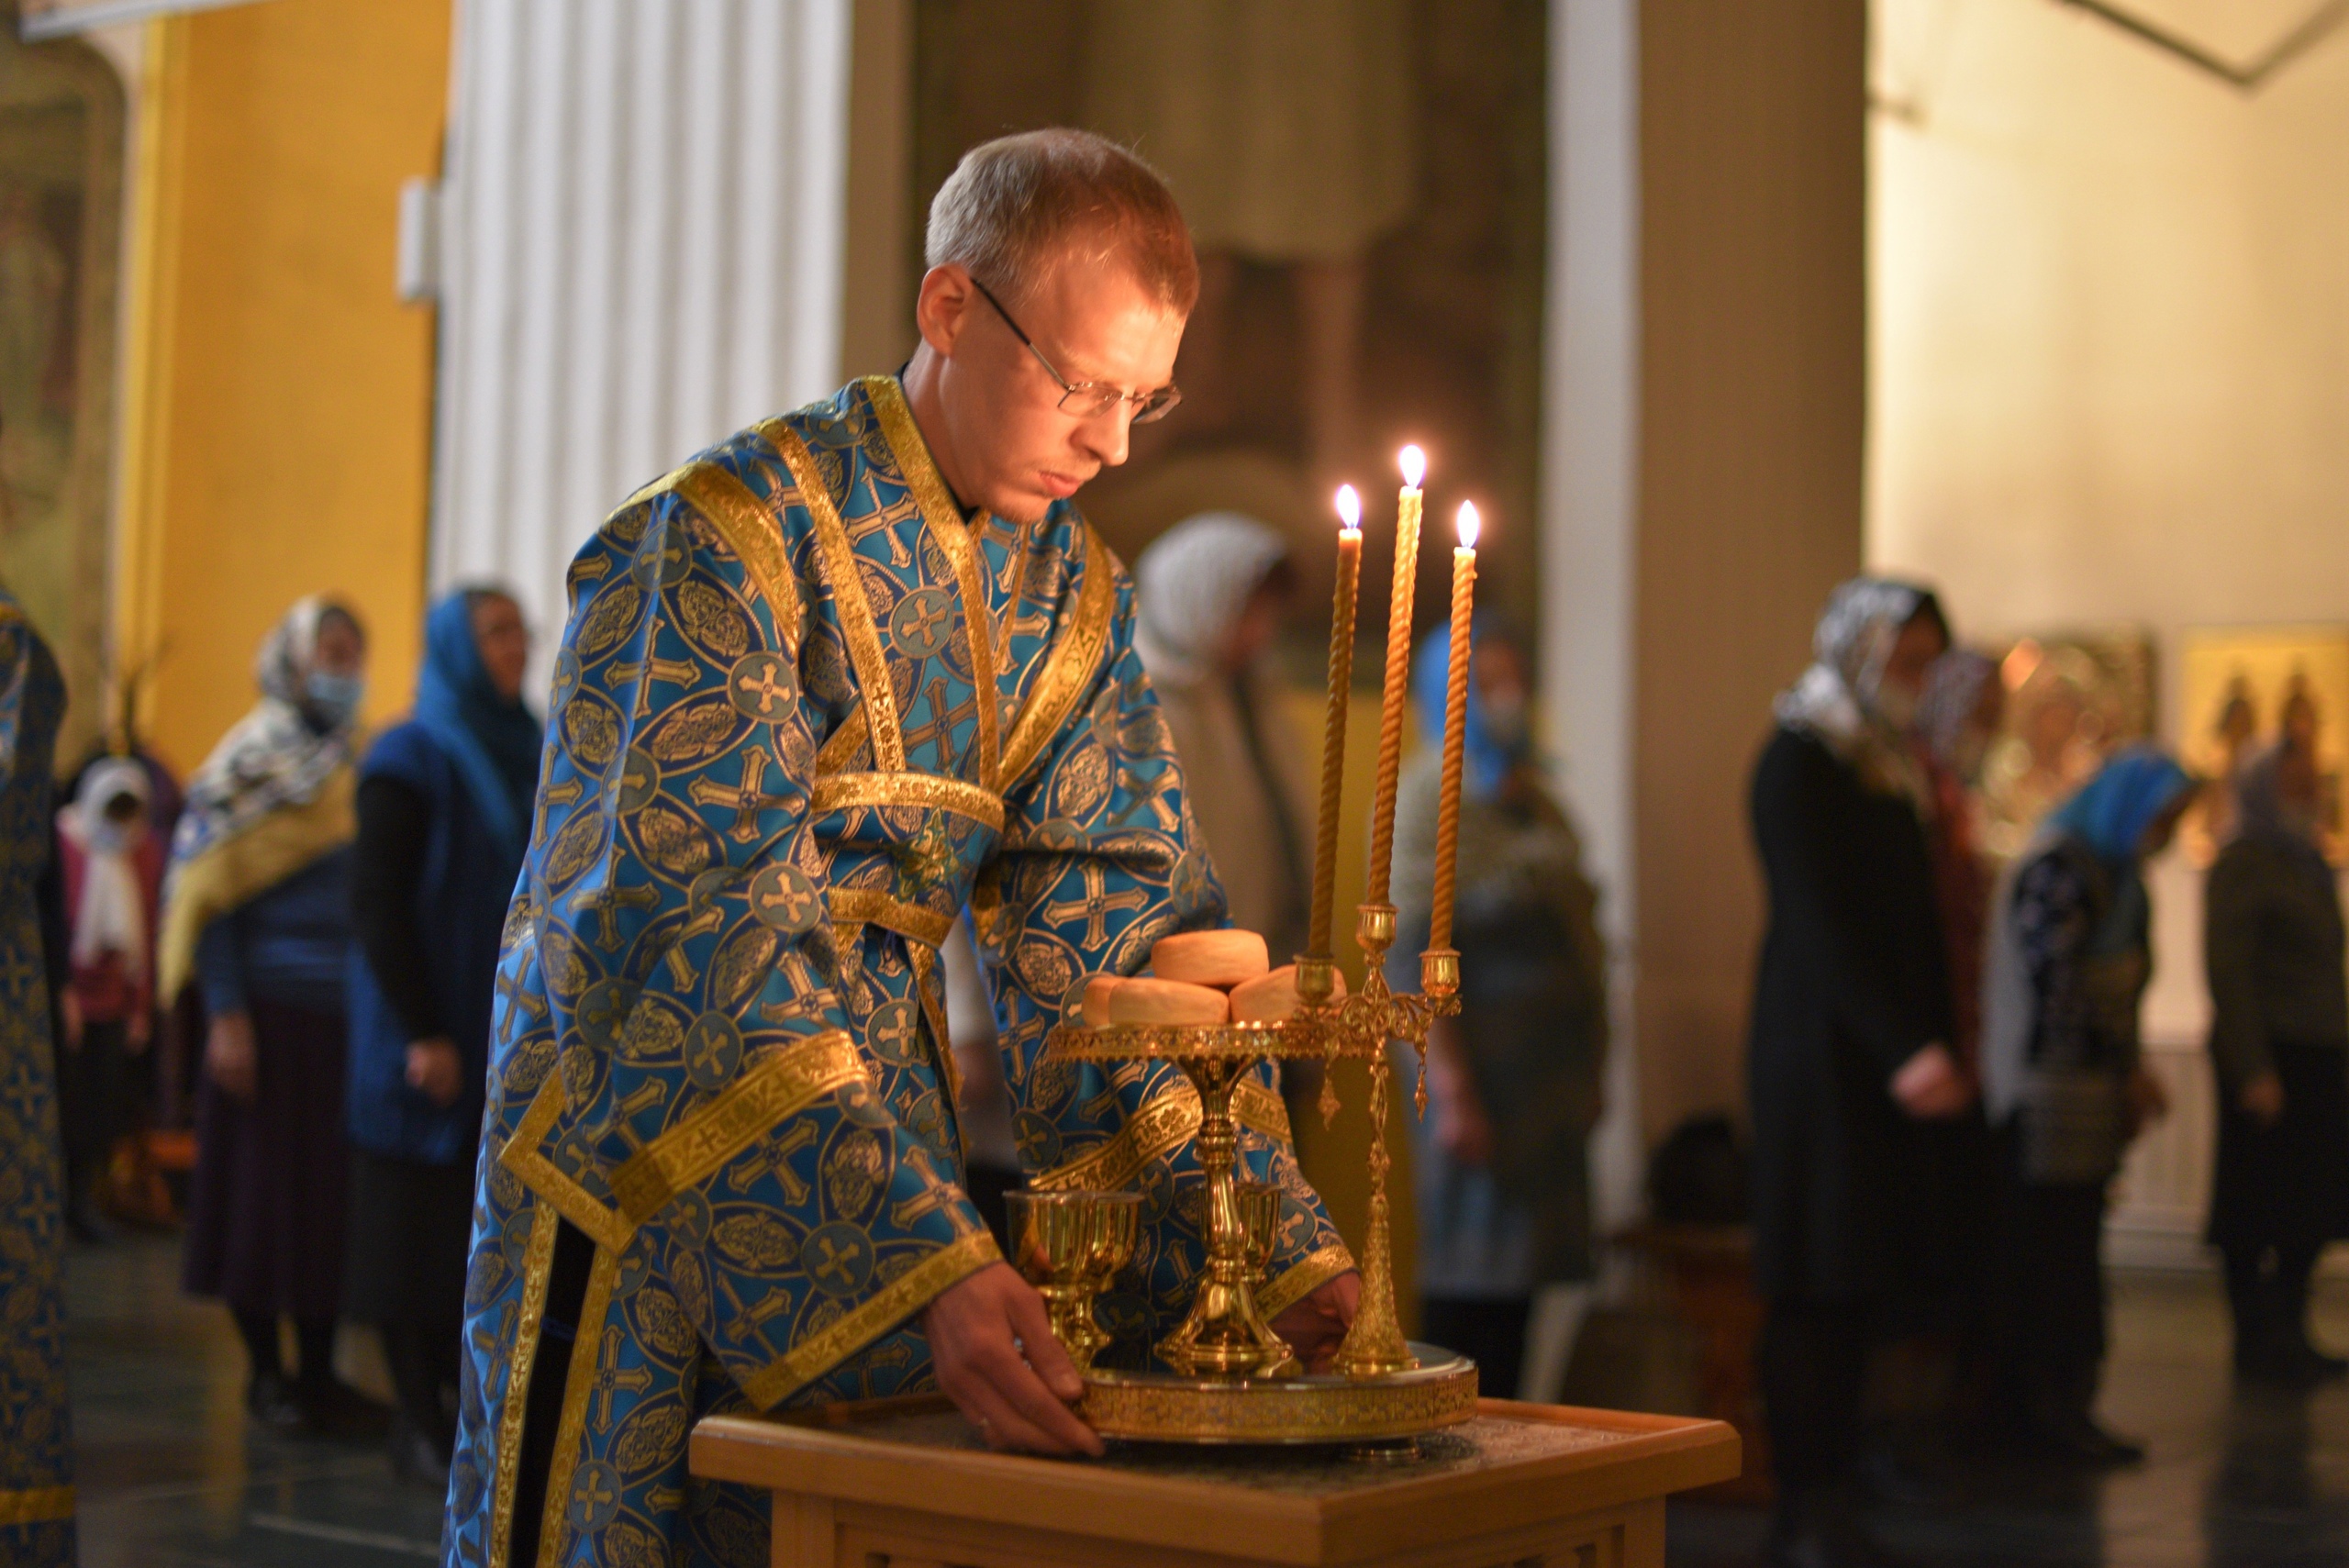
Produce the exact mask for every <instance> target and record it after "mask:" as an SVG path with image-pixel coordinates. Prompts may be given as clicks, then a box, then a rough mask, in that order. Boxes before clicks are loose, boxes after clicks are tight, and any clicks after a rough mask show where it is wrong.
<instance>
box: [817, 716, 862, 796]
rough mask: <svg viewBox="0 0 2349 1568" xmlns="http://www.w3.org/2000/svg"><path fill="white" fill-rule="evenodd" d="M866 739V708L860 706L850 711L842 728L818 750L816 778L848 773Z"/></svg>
mask: <svg viewBox="0 0 2349 1568" xmlns="http://www.w3.org/2000/svg"><path fill="white" fill-rule="evenodd" d="M866 739H867V737H866V735H865V718H864V707H863V704H859V705H858V706H855V707H852V708H851V709H849V710H848V717H846V718H843V719H841V727H840V728H838V729H835V730H833V731H832V732H831V734H830V735H829V736H827V737H826V738H825V740H824V743H823V744H822V745H821V746H818V748H816V776H817V777H818V778H819V779H821V778H829V777H830V776H831V775H832V774H834V773H843V772H846V771H847V768H848V764H849V763H850V762H852V761H853V760H854V759H855V757H856V752H857V749H858V748H859V747H861V746H863V744H864V742H865V740H866Z"/></svg>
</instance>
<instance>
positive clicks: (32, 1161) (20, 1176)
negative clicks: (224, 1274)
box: [0, 492, 75, 1568]
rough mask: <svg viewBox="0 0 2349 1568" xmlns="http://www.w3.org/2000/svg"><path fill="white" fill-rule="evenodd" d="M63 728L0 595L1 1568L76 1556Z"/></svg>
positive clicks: (50, 685) (46, 658) (44, 669)
mask: <svg viewBox="0 0 2349 1568" xmlns="http://www.w3.org/2000/svg"><path fill="white" fill-rule="evenodd" d="M0 504H5V492H0ZM64 714H65V682H64V679H63V677H61V675H60V674H59V673H58V671H57V661H56V659H55V658H54V657H52V656H51V655H50V651H49V647H48V645H47V644H46V643H44V642H42V641H41V639H40V636H39V633H38V632H36V631H35V630H34V629H33V627H32V623H31V622H30V621H29V620H28V619H26V618H25V612H24V608H23V606H20V605H19V604H17V597H16V595H14V594H11V593H9V592H8V590H7V589H6V588H5V587H0V1194H6V1202H5V1203H0V1324H6V1337H5V1338H0V1351H5V1353H0V1411H5V1412H6V1418H5V1419H0V1562H6V1563H9V1564H10V1565H11V1568H16V1565H18V1564H21V1565H22V1568H72V1562H73V1561H74V1550H75V1547H74V1523H73V1434H72V1422H71V1418H70V1416H69V1414H68V1407H67V1401H66V1395H65V1300H64V1295H65V1292H64V1284H65V1281H64V1274H65V1228H64V1225H63V1223H62V1222H63V1218H64V1216H63V1210H64V1207H65V1204H64V1171H63V1162H62V1161H61V1158H60V1155H59V1151H58V1143H57V1118H56V1113H55V1111H54V1110H53V1109H52V1108H51V1104H52V1095H53V1092H54V1090H55V1086H56V1085H55V1081H54V1077H53V1073H54V1058H53V1056H52V1054H51V1051H50V1033H49V1031H50V1000H49V977H48V973H47V964H46V962H45V958H44V949H43V945H42V940H41V920H40V915H39V910H38V909H37V908H36V906H35V895H34V890H33V884H34V882H35V880H36V879H37V878H39V876H40V874H41V873H42V871H43V870H44V869H45V868H46V867H47V866H48V864H49V860H50V838H51V835H52V833H53V831H54V827H53V824H52V822H51V818H50V789H51V781H50V759H51V756H52V753H53V752H54V751H55V749H56V746H57V727H58V722H59V720H60V719H61V718H62V717H64Z"/></svg>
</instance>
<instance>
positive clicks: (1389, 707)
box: [1369, 447, 1428, 906]
mask: <svg viewBox="0 0 2349 1568" xmlns="http://www.w3.org/2000/svg"><path fill="white" fill-rule="evenodd" d="M1395 462H1396V465H1397V467H1399V468H1400V469H1402V471H1403V489H1402V492H1401V494H1400V495H1397V497H1396V500H1395V581H1394V595H1393V597H1392V598H1391V599H1390V601H1389V603H1388V606H1387V612H1386V688H1385V690H1384V691H1383V692H1382V693H1381V694H1380V699H1379V708H1378V793H1377V794H1376V795H1374V796H1373V797H1372V800H1371V812H1370V900H1369V901H1370V903H1371V904H1373V905H1374V906H1375V905H1383V904H1385V903H1386V876H1387V873H1388V871H1389V870H1391V869H1392V862H1393V861H1394V859H1395V783H1396V779H1397V775H1399V774H1400V773H1402V771H1403V706H1404V700H1405V697H1406V696H1407V695H1408V686H1409V684H1410V679H1411V597H1412V589H1413V588H1415V587H1416V586H1417V585H1418V582H1419V481H1420V480H1421V479H1423V478H1425V477H1426V476H1427V467H1428V460H1427V454H1426V453H1424V452H1422V451H1420V450H1419V448H1417V447H1405V448H1404V449H1403V450H1401V451H1400V452H1398V453H1397V454H1396V458H1395Z"/></svg>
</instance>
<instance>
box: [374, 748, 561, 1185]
mask: <svg viewBox="0 0 2349 1568" xmlns="http://www.w3.org/2000/svg"><path fill="white" fill-rule="evenodd" d="M379 779H389V780H392V781H394V782H395V783H397V784H401V785H404V786H405V787H406V789H407V790H408V791H411V792H413V797H414V798H418V799H420V800H421V801H422V802H424V803H426V805H427V806H428V807H429V828H427V829H426V831H425V834H424V842H423V846H422V849H423V853H422V854H421V856H420V857H417V858H415V859H414V860H412V861H409V862H406V863H405V864H402V865H395V866H391V867H385V866H383V865H381V864H378V863H377V862H378V859H379V856H380V851H379V848H378V843H377V840H378V838H379V835H378V833H377V832H376V831H375V829H376V828H377V827H378V823H377V822H376V821H375V819H374V818H375V802H376V799H377V798H378V797H376V796H375V795H374V793H373V791H372V790H371V788H370V787H369V786H370V785H371V784H373V783H374V782H375V781H377V780H379ZM359 811H360V831H359V840H360V845H359V847H360V860H361V864H360V866H359V869H358V872H357V873H356V876H355V882H354V888H353V895H354V898H355V899H356V901H357V902H358V904H359V905H360V907H359V908H358V909H357V910H356V912H355V913H356V917H357V918H356V923H357V925H358V927H359V929H360V933H361V938H362V940H360V941H357V942H353V943H352V944H351V970H350V977H349V982H348V988H349V994H350V997H351V1082H350V1098H349V1104H350V1114H351V1142H352V1143H354V1144H356V1145H357V1146H358V1147H360V1148H362V1149H365V1150H369V1151H373V1152H374V1153H377V1154H388V1155H393V1156H396V1157H398V1158H400V1159H405V1160H415V1161H420V1162H425V1163H428V1164H436V1165H447V1164H460V1165H463V1166H465V1167H467V1168H469V1169H470V1168H471V1166H472V1164H473V1145H474V1140H475V1138H476V1136H477V1134H478V1131H479V1129H480V1127H481V1118H482V1101H483V1096H484V1092H485V1084H486V1081H487V1077H488V1072H489V1013H490V1003H491V1001H492V999H493V997H494V996H495V991H496V983H497V951H498V939H499V936H500V934H501V933H502V931H503V930H504V929H505V924H506V909H507V904H508V902H509V901H511V899H512V898H513V895H514V884H515V880H516V878H517V877H518V875H519V873H520V871H521V860H520V857H519V856H518V855H516V854H514V853H513V852H512V851H508V850H507V849H506V848H505V847H503V846H501V845H500V843H499V842H498V840H497V838H496V835H495V834H494V833H493V832H491V830H490V828H489V825H488V824H487V822H485V821H484V819H483V817H482V814H481V811H480V809H479V808H478V807H476V806H474V805H473V797H472V796H471V795H468V794H467V793H466V791H465V786H464V784H463V782H462V780H461V779H460V778H459V776H458V773H457V768H456V764H455V763H454V762H451V760H450V759H449V756H448V754H447V752H445V751H442V750H441V748H440V743H439V742H438V741H436V740H433V738H432V735H431V733H430V731H429V730H427V729H426V728H424V727H423V726H422V725H420V724H403V725H400V726H399V727H397V728H394V729H391V730H388V731H386V732H385V733H384V735H383V736H381V737H380V738H379V739H377V740H376V741H375V743H374V745H373V746H372V747H371V748H370V749H369V750H368V752H367V761H366V765H365V767H364V769H363V770H362V778H361V784H360V799H359ZM405 847H406V846H403V848H405ZM377 900H389V901H391V903H392V904H393V906H394V907H393V908H391V909H389V910H377V909H375V908H373V907H372V904H373V901H377ZM401 906H404V907H401ZM384 916H389V917H391V918H388V919H386V918H383V917H384ZM402 923H405V924H406V926H407V927H408V930H409V934H408V936H407V940H406V942H402V941H400V940H397V933H395V932H393V931H388V930H386V929H385V928H386V927H392V926H396V925H398V924H402ZM386 936H391V937H393V939H394V940H391V941H389V942H386V941H385V940H384V938H385V937H386ZM371 947H374V948H377V949H382V950H387V951H384V952H383V954H382V956H383V958H384V960H385V961H387V973H378V972H377V960H376V959H375V958H374V957H373V956H371V954H370V951H369V950H370V948H371ZM403 948H405V950H406V951H405V953H402V952H401V950H402V949H403ZM395 955H397V956H395ZM402 958H405V959H406V962H401V960H402ZM402 971H410V972H414V973H420V977H421V979H422V981H423V984H422V985H421V986H413V985H403V984H400V982H399V980H398V979H397V978H395V976H397V975H398V974H399V973H401V972H402ZM403 1003H405V1004H406V1008H405V1009H404V1007H403V1006H402V1004H403ZM404 1010H414V1011H416V1012H418V1013H422V1014H426V1015H428V1016H424V1017H418V1018H404V1017H402V1013H403V1011H404ZM433 1036H441V1037H445V1038H446V1039H448V1040H451V1041H452V1042H453V1043H454V1044H455V1045H456V1047H457V1051H458V1054H459V1055H460V1056H461V1057H462V1059H463V1062H464V1092H463V1093H462V1094H461V1095H459V1096H458V1097H457V1099H456V1102H455V1103H454V1104H452V1105H450V1106H436V1105H434V1104H433V1103H432V1101H431V1100H430V1099H429V1098H428V1097H427V1096H426V1095H424V1093H423V1092H422V1091H421V1090H417V1089H414V1088H411V1087H409V1086H408V1083H407V1048H408V1043H409V1041H411V1040H417V1039H429V1038H432V1037H433Z"/></svg>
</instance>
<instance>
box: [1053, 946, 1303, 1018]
mask: <svg viewBox="0 0 2349 1568" xmlns="http://www.w3.org/2000/svg"><path fill="white" fill-rule="evenodd" d="M1335 978H1336V981H1337V995H1340V996H1342V995H1345V994H1346V983H1345V979H1344V977H1343V976H1342V975H1341V976H1336V977H1335ZM1296 1011H1297V965H1295V964H1293V963H1285V964H1283V965H1281V967H1280V968H1278V969H1275V968H1273V967H1272V957H1271V954H1270V953H1269V952H1268V951H1266V950H1265V947H1264V938H1263V937H1261V936H1258V935H1257V934H1256V933H1255V932H1253V931H1184V932H1182V933H1180V934H1178V935H1175V936H1171V937H1162V938H1160V939H1159V940H1158V942H1157V944H1156V945H1155V946H1153V947H1152V949H1151V950H1150V973H1147V974H1138V975H1136V976H1134V977H1133V978H1132V979H1130V980H1128V979H1123V978H1120V977H1119V976H1118V975H1114V974H1097V975H1095V976H1094V977H1093V978H1092V979H1091V980H1088V981H1086V982H1085V1022H1086V1023H1087V1024H1090V1025H1091V1026H1093V1027H1094V1028H1095V1029H1103V1028H1107V1027H1108V1026H1110V1025H1113V1024H1152V1025H1158V1026H1161V1027H1166V1026H1177V1025H1199V1024H1223V1023H1232V1024H1276V1023H1280V1022H1282V1021H1283V1020H1285V1019H1286V1018H1288V1016H1289V1015H1290V1014H1291V1013H1294V1012H1296Z"/></svg>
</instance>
